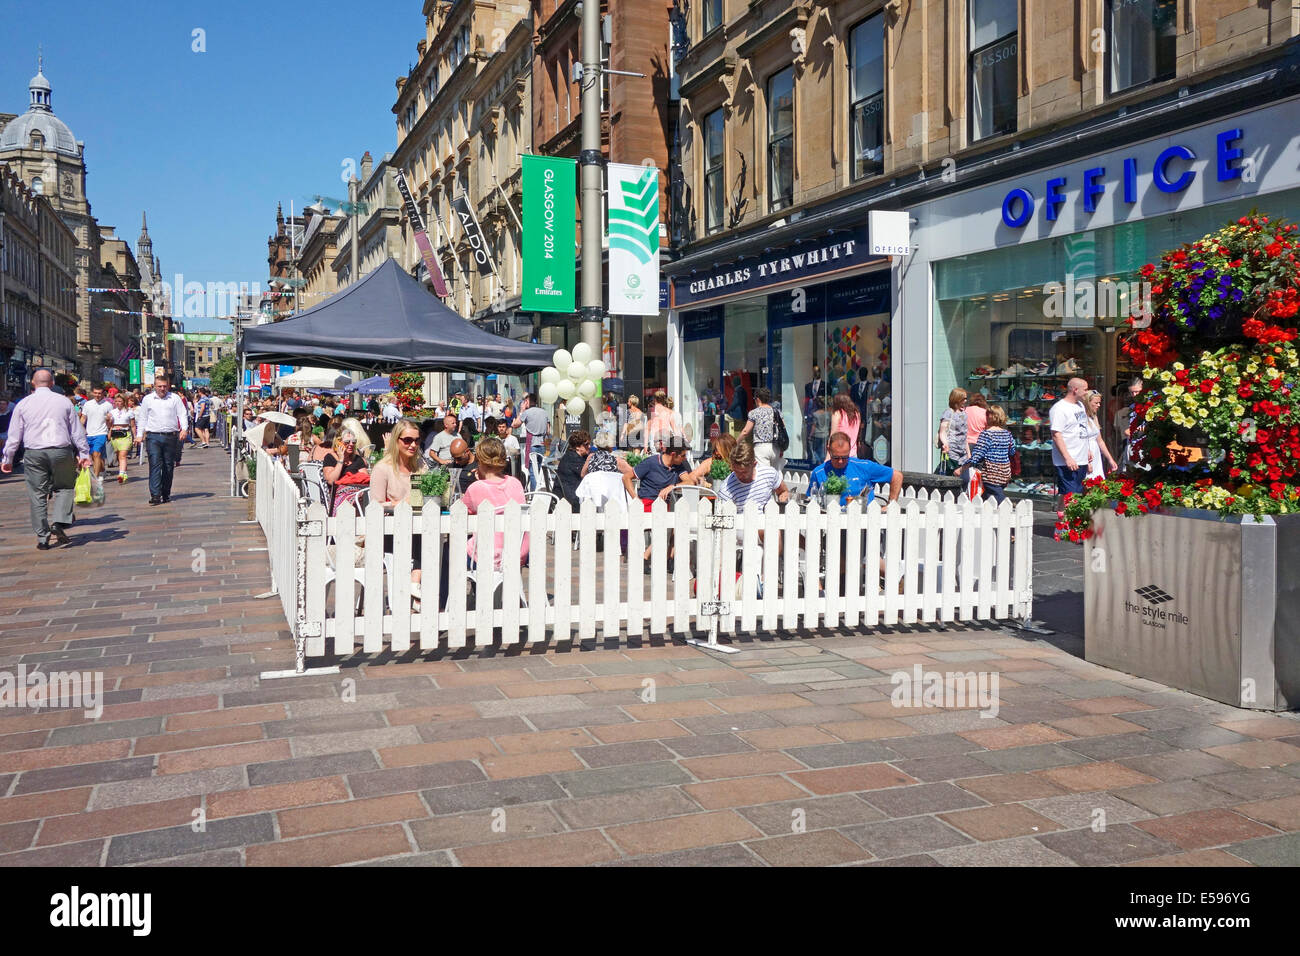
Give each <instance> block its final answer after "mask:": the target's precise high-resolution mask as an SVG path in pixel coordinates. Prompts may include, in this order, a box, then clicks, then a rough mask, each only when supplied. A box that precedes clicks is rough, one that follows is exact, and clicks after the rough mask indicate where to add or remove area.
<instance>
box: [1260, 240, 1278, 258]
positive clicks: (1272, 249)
mask: <svg viewBox="0 0 1300 956" xmlns="http://www.w3.org/2000/svg"><path fill="white" fill-rule="evenodd" d="M1264 252H1265V253H1267V254H1268V255H1270V256H1280V255H1281V254H1282V244H1281V243H1280V242H1270V243H1269V244H1268V245H1266V246H1265V247H1264Z"/></svg>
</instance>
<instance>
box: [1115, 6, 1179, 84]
mask: <svg viewBox="0 0 1300 956" xmlns="http://www.w3.org/2000/svg"><path fill="white" fill-rule="evenodd" d="M1106 18H1107V23H1106V27H1107V30H1106V34H1107V36H1106V49H1107V50H1108V51H1110V64H1109V66H1110V70H1109V83H1110V92H1111V93H1119V92H1122V91H1124V90H1127V89H1131V88H1132V87H1135V86H1141V85H1143V84H1145V83H1155V82H1157V81H1159V80H1168V79H1171V78H1172V77H1173V76H1174V73H1175V65H1174V61H1175V58H1176V56H1177V50H1176V44H1177V39H1178V0H1108V2H1107V4H1106Z"/></svg>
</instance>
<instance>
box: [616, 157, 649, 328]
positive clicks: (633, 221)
mask: <svg viewBox="0 0 1300 956" xmlns="http://www.w3.org/2000/svg"><path fill="white" fill-rule="evenodd" d="M609 311H610V312H611V313H613V314H615V315H658V314H659V170H658V169H656V168H655V167H653V166H626V165H623V164H621V163H610V164H609Z"/></svg>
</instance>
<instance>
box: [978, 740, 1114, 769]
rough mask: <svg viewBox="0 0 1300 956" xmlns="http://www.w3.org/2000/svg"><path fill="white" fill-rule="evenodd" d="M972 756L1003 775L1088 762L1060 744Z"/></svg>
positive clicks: (991, 751) (988, 752) (1018, 748)
mask: <svg viewBox="0 0 1300 956" xmlns="http://www.w3.org/2000/svg"><path fill="white" fill-rule="evenodd" d="M971 756H972V757H973V758H974V759H976V760H978V761H980V762H981V763H985V764H988V765H989V766H990V767H992V768H994V769H995V770H998V771H1001V772H1003V773H1017V772H1020V771H1026V770H1044V769H1047V768H1049V767H1065V766H1069V765H1070V764H1080V763H1087V762H1088V758H1087V757H1085V756H1083V755H1082V754H1078V753H1075V752H1074V751H1073V750H1067V749H1066V748H1065V747H1062V746H1061V745H1060V744H1039V745H1038V746H1036V747H1013V748H1011V749H1010V750H988V751H983V752H980V753H975V754H971Z"/></svg>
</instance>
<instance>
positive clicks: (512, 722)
mask: <svg viewBox="0 0 1300 956" xmlns="http://www.w3.org/2000/svg"><path fill="white" fill-rule="evenodd" d="M534 716H537V715H534ZM623 719H624V720H626V719H627V717H626V716H624V718H623ZM613 722H614V721H610V723H613ZM532 729H533V728H532V726H530V725H529V724H528V723H527V722H526V721H525V720H524V719H523V718H522V717H480V718H477V719H469V720H440V721H438V722H437V723H432V724H420V725H419V726H418V727H417V728H416V730H417V731H418V732H419V734H420V739H421V740H422V741H424V742H425V743H440V742H442V741H447V740H468V739H470V738H472V737H497V736H500V735H502V734H526V733H528V732H529V731H530V730H532Z"/></svg>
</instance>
